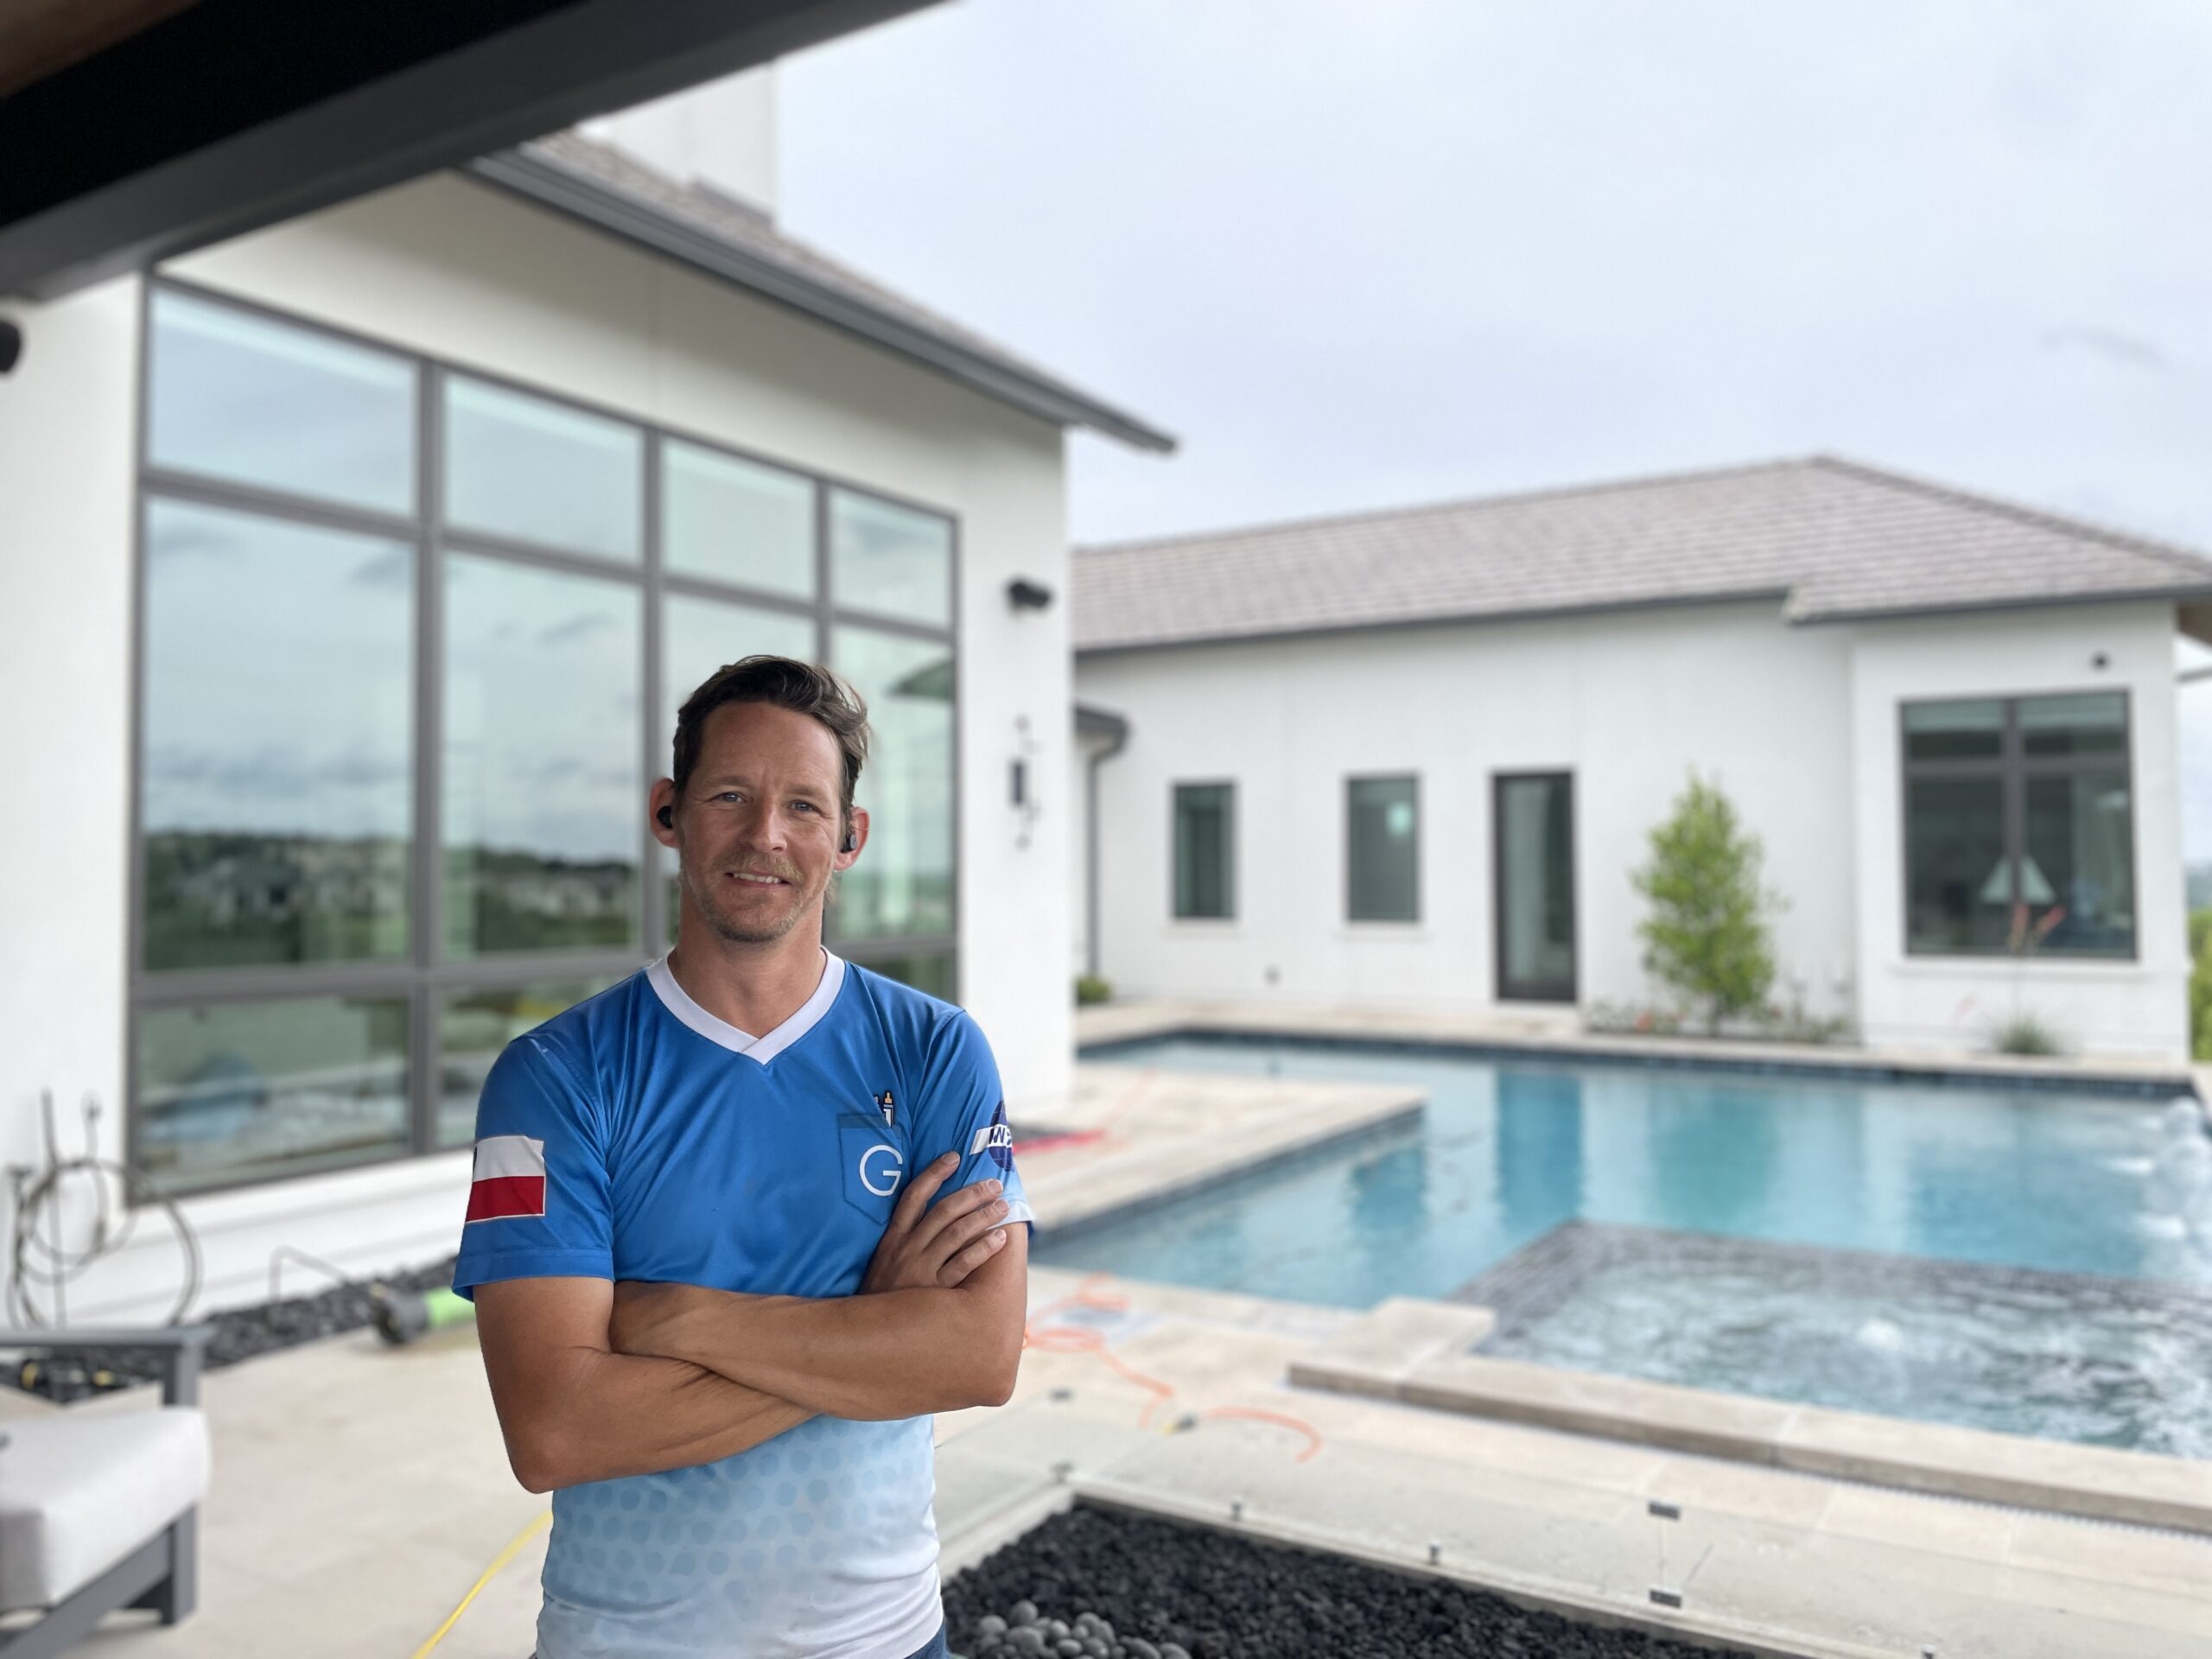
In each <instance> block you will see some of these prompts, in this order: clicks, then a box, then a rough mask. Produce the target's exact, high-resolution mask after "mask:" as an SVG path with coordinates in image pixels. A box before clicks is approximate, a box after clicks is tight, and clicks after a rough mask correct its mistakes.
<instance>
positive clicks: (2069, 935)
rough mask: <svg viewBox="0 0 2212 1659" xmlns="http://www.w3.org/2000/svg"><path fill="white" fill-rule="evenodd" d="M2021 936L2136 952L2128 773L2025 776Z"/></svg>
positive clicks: (2100, 950)
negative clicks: (2025, 932) (2023, 930)
mask: <svg viewBox="0 0 2212 1659" xmlns="http://www.w3.org/2000/svg"><path fill="white" fill-rule="evenodd" d="M2027 792H2028V826H2027V830H2028V833H2027V848H2028V856H2027V861H2026V862H2025V863H2024V865H2022V866H2021V869H2020V887H2021V893H2020V897H2021V898H2022V899H2024V901H2025V902H2026V906H2027V916H2026V918H2025V919H2026V924H2027V929H2028V937H2027V942H2028V943H2031V944H2033V945H2034V948H2035V949H2037V950H2042V951H2047V952H2057V953H2060V954H2063V955H2066V956H2076V957H2132V956H2133V955H2134V954H2135V881H2134V858H2133V850H2132V849H2133V823H2132V814H2131V813H2130V811H2129V810H2128V806H2129V804H2128V791H2127V778H2126V773H2124V772H2102V771H2099V772H2084V773H2082V774H2080V775H2078V776H2075V777H2072V778H2031V779H2028V791H2027Z"/></svg>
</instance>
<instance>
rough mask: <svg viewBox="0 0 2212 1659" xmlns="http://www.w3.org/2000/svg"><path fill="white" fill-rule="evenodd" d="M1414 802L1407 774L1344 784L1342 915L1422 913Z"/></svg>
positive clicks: (1385, 917) (1369, 917) (1387, 917)
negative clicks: (1346, 872)
mask: <svg viewBox="0 0 2212 1659" xmlns="http://www.w3.org/2000/svg"><path fill="white" fill-rule="evenodd" d="M1416 803H1417V796H1416V785H1415V783H1414V779H1411V778H1355V779H1352V780H1351V783H1350V785H1348V786H1347V788H1346V791H1345V804H1346V807H1347V809H1348V831H1349V841H1350V846H1351V872H1350V874H1351V880H1350V883H1349V887H1348V891H1347V904H1346V908H1345V915H1346V918H1347V919H1349V920H1351V921H1355V922H1414V921H1419V920H1420V919H1421V851H1420V845H1421V843H1420V836H1419V834H1418V829H1419V823H1418V821H1417V816H1416Z"/></svg>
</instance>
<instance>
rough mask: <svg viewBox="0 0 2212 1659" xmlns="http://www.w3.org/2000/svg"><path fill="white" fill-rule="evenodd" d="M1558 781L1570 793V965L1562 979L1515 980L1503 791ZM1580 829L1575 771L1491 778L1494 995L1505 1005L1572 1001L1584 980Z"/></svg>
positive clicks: (1561, 768)
mask: <svg viewBox="0 0 2212 1659" xmlns="http://www.w3.org/2000/svg"><path fill="white" fill-rule="evenodd" d="M1531 783H1558V784H1560V785H1564V786H1565V788H1566V790H1567V935H1568V937H1567V955H1568V957H1569V963H1568V968H1567V977H1566V979H1564V980H1555V981H1541V982H1539V981H1529V982H1515V981H1514V980H1512V979H1510V978H1509V977H1508V976H1507V974H1506V971H1505V791H1506V789H1507V787H1508V786H1509V785H1513V784H1531ZM1579 830H1580V824H1579V823H1578V822H1577V820H1576V814H1575V807H1574V773H1573V772H1572V771H1571V770H1569V769H1568V768H1567V767H1565V766H1559V767H1554V768H1551V769H1548V770H1539V771H1532V772H1492V773H1491V779H1490V862H1491V890H1490V893H1491V962H1492V964H1493V966H1492V969H1491V974H1492V982H1493V985H1494V995H1496V997H1497V1001H1501V1002H1573V1001H1579V1000H1580V996H1581V980H1582V904H1581V893H1580V890H1579V889H1580V885H1581V884H1580V868H1579V861H1580V844H1579V842H1580V837H1579V835H1578V831H1579Z"/></svg>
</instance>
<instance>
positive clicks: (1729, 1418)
mask: <svg viewBox="0 0 2212 1659" xmlns="http://www.w3.org/2000/svg"><path fill="white" fill-rule="evenodd" d="M1495 1323H1496V1315H1495V1314H1494V1313H1492V1312H1491V1310H1490V1309H1488V1308H1482V1307H1474V1306H1468V1305H1465V1304H1454V1303H1449V1302H1435V1301H1428V1300H1424V1299H1421V1298H1419V1297H1409V1296H1394V1297H1391V1298H1389V1299H1388V1300H1385V1301H1383V1302H1381V1303H1378V1304H1377V1305H1376V1306H1375V1308H1374V1309H1373V1310H1372V1311H1371V1312H1370V1313H1368V1314H1367V1315H1366V1316H1364V1317H1363V1318H1362V1319H1357V1320H1355V1321H1354V1322H1353V1323H1352V1324H1351V1325H1348V1326H1346V1327H1345V1328H1344V1330H1343V1331H1342V1332H1339V1333H1338V1335H1337V1336H1335V1337H1333V1338H1331V1339H1329V1340H1328V1341H1326V1342H1324V1343H1322V1344H1319V1345H1318V1346H1316V1347H1314V1348H1313V1349H1312V1350H1310V1351H1308V1352H1306V1354H1304V1355H1302V1356H1300V1357H1298V1358H1296V1359H1294V1360H1293V1361H1292V1362H1291V1363H1290V1367H1289V1381H1290V1382H1291V1383H1292V1385H1293V1386H1294V1387H1298V1388H1309V1389H1326V1390H1329V1391H1331V1392H1333V1393H1338V1394H1350V1395H1364V1396H1367V1397H1369V1398H1372V1399H1379V1400H1389V1401H1394V1402H1398V1403H1401V1404H1404V1405H1411V1406H1421V1407H1426V1408H1430V1409H1433V1410H1439V1411H1452V1412H1460V1413H1464V1414H1468V1415H1472V1416H1479V1417H1491V1418H1496V1419H1498V1420H1501V1421H1507V1422H1516V1423H1525V1424H1530V1425H1533V1426H1535V1427H1544V1428H1554V1429H1560V1430H1564V1431H1567V1432H1568V1433H1577V1434H1588V1435H1596V1436H1599V1437H1602V1438H1605V1439H1609V1440H1627V1441H1631V1442H1635V1443H1637V1444H1640V1445H1646V1446H1660V1447H1663V1448H1668V1449H1670V1450H1675V1451H1681V1452H1696V1453H1700V1454H1701V1455H1704V1456H1707V1457H1714V1458H1722V1459H1729V1460H1732V1461H1735V1462H1740V1463H1753V1464H1763V1465H1769V1466H1770V1467H1775V1468H1782V1469H1792V1470H1796V1471H1801V1472H1802V1473H1807V1474H1815V1475H1821V1476H1826V1477H1828V1478H1834V1479H1841V1480H1852V1481H1859V1482H1865V1483H1868V1484H1874V1485H1879V1486H1892V1487H1897V1488H1900V1489H1903V1490H1904V1491H1917V1492H1929V1493H1935V1494H1937V1495H1939V1496H1943V1497H1961V1498H1970V1499H1975V1500H1978V1501H1980V1502H1983V1503H2002V1504H2005V1505H2008V1506H2011V1507H2012V1508H2016V1509H2024V1510H2044V1511H2048V1512H2050V1513H2054V1514H2059V1515H2070V1516H2081V1517H2084V1518H2087V1519H2089V1520H2094V1521H2117V1522H2129V1523H2133V1524H2134V1525H2139V1526H2148V1527H2161V1528H2167V1529H2173V1530H2177V1531H2183V1532H2191V1533H2202V1534H2206V1535H2212V1462H2202V1461H2197V1460H2195V1459H2184V1458H2170V1457H2163V1456H2159V1455H2157V1454H2154V1453H2151V1452H2123V1451H2116V1450H2113V1449H2110V1448H2107V1447H2103V1446H2075V1445H2072V1444H2070V1443H2068V1442H2064V1441H2057V1440H2035V1439H2031V1438H2030V1437H2028V1436H2025V1435H2017V1434H2000V1433H1994V1432H1993V1431H1990V1430H1986V1429H1977V1428H1960V1427H1953V1426H1951V1425H1949V1424H1943V1423H1923V1422H1915V1421H1910V1420H1908V1419H1904V1418H1896V1417H1880V1416H1875V1415H1872V1414H1866V1413H1860V1412H1848V1411H1836V1410H1833V1409H1830V1408H1826V1407H1819V1406H1801V1405H1793V1404H1790V1403H1789V1402H1783V1401H1773V1400H1761V1399H1755V1398H1752V1397H1751V1396H1749V1395H1731V1394H1720V1393H1715V1392H1711V1391H1707V1390H1705V1389H1686V1388H1681V1387H1678V1386H1676V1385H1675V1384H1672V1383H1647V1382H1643V1381H1642V1380H1640V1379H1637V1378H1633V1377H1619V1376H1604V1375H1601V1374H1599V1373H1596V1372H1585V1371H1570V1370H1564V1369H1561V1368H1559V1367H1554V1366H1548V1365H1537V1364H1532V1363H1528V1362H1526V1361H1522V1360H1509V1359H1493V1358H1489V1357H1484V1356H1482V1355H1479V1354H1475V1353H1471V1352H1469V1351H1468V1350H1469V1349H1471V1347H1472V1346H1473V1345H1474V1344H1476V1343H1478V1342H1479V1341H1481V1340H1482V1339H1483V1338H1484V1337H1486V1336H1488V1335H1489V1334H1490V1332H1491V1330H1492V1329H1493V1328H1494V1327H1495Z"/></svg>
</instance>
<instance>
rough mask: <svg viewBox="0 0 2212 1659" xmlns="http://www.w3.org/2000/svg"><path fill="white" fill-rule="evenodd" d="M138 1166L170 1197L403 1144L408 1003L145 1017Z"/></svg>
mask: <svg viewBox="0 0 2212 1659" xmlns="http://www.w3.org/2000/svg"><path fill="white" fill-rule="evenodd" d="M137 1113H138V1161H139V1163H140V1165H141V1166H143V1168H144V1169H145V1171H146V1173H148V1174H149V1175H151V1176H152V1177H153V1178H154V1180H155V1181H156V1184H157V1185H160V1186H161V1187H162V1189H163V1190H165V1191H168V1192H186V1191H189V1190H190V1189H192V1188H194V1187H202V1186H213V1185H223V1184H228V1183H232V1182H237V1181H243V1180H247V1179H251V1178H253V1177H255V1176H260V1175H276V1174H305V1173H308V1171H310V1170H317V1169H331V1168H335V1167H337V1166H341V1165H345V1164H358V1163H363V1162H365V1161H367V1160H372V1159H375V1158H382V1157H389V1156H391V1155H392V1154H397V1153H401V1152H404V1151H405V1150H406V1149H407V1005H406V1003H405V1002H404V1001H368V1000H365V999H359V998H353V997H335V996H315V997H301V998H296V999H292V1000H288V1001H282V1002H240V1003H226V1004H220V1005H217V1006H214V1007H192V1008H161V1009H156V1010H152V1011H149V1012H148V1013H144V1014H140V1015H139V1017H138V1092H137Z"/></svg>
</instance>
